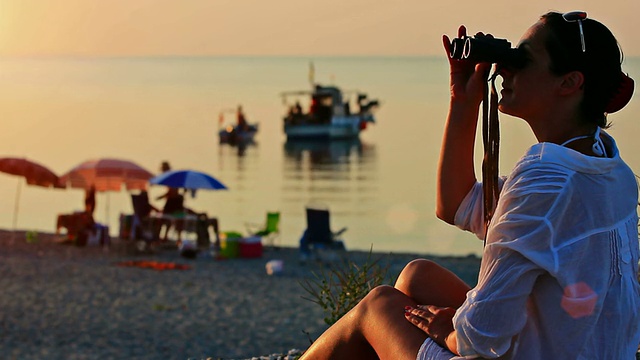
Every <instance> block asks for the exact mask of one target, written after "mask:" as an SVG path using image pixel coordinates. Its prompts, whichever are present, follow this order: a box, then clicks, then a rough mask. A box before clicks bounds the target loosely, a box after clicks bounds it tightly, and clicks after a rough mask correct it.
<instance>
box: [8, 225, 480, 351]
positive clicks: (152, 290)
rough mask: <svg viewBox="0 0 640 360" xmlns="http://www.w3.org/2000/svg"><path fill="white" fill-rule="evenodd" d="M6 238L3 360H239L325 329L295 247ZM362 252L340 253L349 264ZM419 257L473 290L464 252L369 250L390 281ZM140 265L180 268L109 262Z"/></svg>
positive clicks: (470, 260) (312, 266)
mask: <svg viewBox="0 0 640 360" xmlns="http://www.w3.org/2000/svg"><path fill="white" fill-rule="evenodd" d="M11 238H12V237H11V233H10V232H7V231H0V289H2V292H3V293H2V296H0V332H1V335H0V354H1V356H0V357H1V358H3V359H207V358H212V359H250V358H252V357H259V356H263V355H268V354H286V353H287V352H289V351H290V350H298V353H299V352H300V351H303V350H304V349H306V348H307V347H308V346H309V344H310V342H311V341H312V340H313V339H315V338H317V337H318V336H319V334H321V333H322V331H324V330H325V329H326V328H327V325H326V324H325V323H324V321H323V318H324V317H325V313H324V311H323V309H322V308H321V307H320V306H318V305H317V304H315V303H313V302H311V301H309V300H306V299H303V296H305V297H309V294H308V293H306V292H305V291H304V290H303V289H302V286H301V285H300V283H301V282H302V281H304V280H305V279H311V278H312V277H313V273H320V272H321V271H322V269H325V270H327V269H328V268H327V265H323V264H321V263H316V262H308V263H306V264H300V263H299V261H298V253H297V249H295V248H278V249H271V248H266V249H265V250H264V253H263V256H262V257H260V258H255V259H239V258H237V259H226V260H218V259H215V258H213V257H211V256H209V255H208V254H205V253H201V254H200V255H199V256H197V257H196V258H195V259H188V258H185V257H183V256H180V253H179V251H178V250H177V248H175V246H166V247H164V248H162V249H160V250H158V251H156V252H155V253H153V254H139V253H137V252H136V251H135V250H134V249H135V247H134V246H133V244H132V243H131V242H129V241H123V240H120V239H112V241H111V246H110V247H100V246H87V247H77V246H74V245H69V244H61V243H58V242H56V240H57V239H58V238H57V237H56V236H55V235H54V234H42V233H40V234H38V236H37V242H36V243H28V242H27V241H26V237H25V233H24V232H16V234H15V237H14V241H13V242H12V240H11ZM368 256H369V254H368V252H362V251H348V252H346V253H345V254H344V257H345V258H346V259H348V260H350V261H353V262H356V263H363V262H364V261H366V259H367V257H368ZM418 257H426V258H432V259H436V260H437V261H438V262H440V263H441V264H443V265H444V266H446V267H448V268H449V269H451V270H452V271H454V272H456V273H457V274H458V275H459V276H461V277H462V278H463V279H465V280H466V281H467V282H468V283H470V284H471V285H473V284H474V283H475V279H476V277H477V271H478V267H479V262H480V259H479V258H477V257H474V256H469V257H450V258H447V257H434V256H428V255H424V254H384V253H374V254H372V258H374V259H378V258H380V264H381V265H384V266H388V271H387V274H388V275H389V278H393V277H394V276H395V275H397V273H398V272H399V271H400V270H401V269H402V267H403V266H404V264H406V263H407V262H408V261H410V260H412V259H414V258H418ZM273 259H279V260H283V262H284V271H283V272H282V274H280V275H278V276H270V275H268V274H267V272H266V271H265V264H266V262H268V261H269V260H273ZM141 260H145V261H157V262H163V263H164V262H171V263H176V264H182V265H187V266H189V269H187V270H164V271H158V270H153V269H149V268H139V267H124V266H119V265H118V263H121V262H125V261H141ZM336 261H340V260H336ZM335 264H336V263H334V265H335ZM394 274H395V275H394ZM294 353H296V351H293V352H292V354H294ZM272 358H277V357H276V356H273V357H272Z"/></svg>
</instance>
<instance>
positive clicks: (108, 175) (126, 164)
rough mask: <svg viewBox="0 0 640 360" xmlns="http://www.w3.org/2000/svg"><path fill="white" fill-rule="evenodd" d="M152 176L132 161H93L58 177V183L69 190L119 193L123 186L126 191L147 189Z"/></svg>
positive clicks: (107, 216) (108, 159)
mask: <svg viewBox="0 0 640 360" xmlns="http://www.w3.org/2000/svg"><path fill="white" fill-rule="evenodd" d="M151 177H153V174H152V173H151V172H149V171H148V170H147V169H145V168H143V167H142V166H140V165H138V164H136V163H134V162H133V161H129V160H123V159H111V158H103V159H94V160H87V161H85V162H82V163H80V164H78V165H76V166H74V167H73V168H72V169H71V170H69V171H68V172H66V173H65V174H63V175H62V176H60V182H61V183H62V184H64V185H67V186H68V187H71V188H76V189H85V191H86V190H89V189H90V188H91V187H92V186H93V187H95V190H96V191H99V192H108V191H120V190H121V189H122V187H123V186H124V187H125V188H126V189H127V190H143V189H146V188H147V183H148V181H149V179H150V178H151ZM105 213H106V219H107V223H108V219H109V196H108V195H107V206H106V208H105Z"/></svg>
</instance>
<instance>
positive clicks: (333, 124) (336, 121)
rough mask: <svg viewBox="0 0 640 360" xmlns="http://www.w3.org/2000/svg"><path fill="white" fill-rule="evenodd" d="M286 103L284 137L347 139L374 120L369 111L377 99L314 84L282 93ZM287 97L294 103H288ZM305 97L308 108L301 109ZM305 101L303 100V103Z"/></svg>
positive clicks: (360, 93)
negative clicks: (300, 89)
mask: <svg viewBox="0 0 640 360" xmlns="http://www.w3.org/2000/svg"><path fill="white" fill-rule="evenodd" d="M282 97H283V102H284V103H285V105H287V106H288V113H287V114H286V116H285V117H284V133H285V134H286V135H287V139H347V138H354V137H358V136H359V135H360V132H361V131H363V130H365V129H366V128H367V125H368V124H369V123H374V122H375V117H374V115H373V110H374V109H375V108H376V107H377V106H378V105H379V102H378V100H370V99H368V97H367V94H365V93H363V92H359V91H342V90H341V89H340V88H338V87H336V86H322V85H320V84H314V85H313V88H312V90H309V91H291V92H284V93H282ZM291 98H295V99H296V101H295V104H294V105H290V103H289V101H290V99H291ZM301 98H306V99H308V100H306V101H308V102H309V110H308V111H306V112H305V111H304V110H303V109H302V106H301V104H300V99H301ZM306 101H305V102H306Z"/></svg>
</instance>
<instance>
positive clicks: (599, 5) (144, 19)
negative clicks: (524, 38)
mask: <svg viewBox="0 0 640 360" xmlns="http://www.w3.org/2000/svg"><path fill="white" fill-rule="evenodd" d="M614 3H615V6H612V4H611V2H602V1H599V0H567V1H564V2H563V3H562V6H563V9H557V2H555V1H551V0H543V1H536V2H513V1H511V0H487V1H482V2H460V3H455V2H429V1H420V0H403V1H401V2H399V3H397V2H382V1H374V2H371V1H367V0H350V1H341V0H326V1H324V2H322V4H319V3H312V2H309V1H304V0H303V1H299V0H272V1H257V0H239V1H230V0H216V1H210V0H186V1H167V0H136V1H131V0H109V1H98V0H93V1H92V0H39V1H37V2H33V1H24V0H2V1H0V55H2V56H58V55H63V56H209V55H433V54H436V55H439V54H441V52H442V45H441V43H440V35H441V34H444V33H446V34H450V35H455V32H456V29H457V27H458V25H459V24H461V23H464V24H465V25H467V26H468V28H469V29H470V30H471V31H472V32H475V31H490V32H493V33H494V34H496V35H499V36H500V37H507V38H509V39H511V40H512V41H514V42H517V40H518V38H519V36H520V35H521V34H522V33H523V32H524V30H525V29H526V27H527V26H528V25H529V24H532V23H534V22H535V21H536V20H537V17H538V16H539V15H541V14H542V13H544V12H546V11H548V10H549V9H557V10H559V11H567V10H575V9H584V10H586V11H587V12H588V14H589V16H591V17H594V18H596V19H599V20H601V21H603V22H604V23H605V24H606V25H608V26H609V27H610V28H611V29H612V30H613V31H614V33H615V34H616V35H617V36H618V40H619V41H620V43H621V44H623V46H624V51H625V55H627V56H637V55H640V49H639V47H640V44H639V43H638V42H637V41H636V39H635V38H636V34H635V31H634V29H632V26H633V24H634V21H635V19H634V16H635V14H637V13H639V12H640V2H638V1H622V0H614Z"/></svg>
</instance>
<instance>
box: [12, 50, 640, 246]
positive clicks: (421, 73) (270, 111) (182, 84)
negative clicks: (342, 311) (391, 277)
mask: <svg viewBox="0 0 640 360" xmlns="http://www.w3.org/2000/svg"><path fill="white" fill-rule="evenodd" d="M623 68H624V70H625V71H626V72H628V73H629V74H630V75H631V76H632V77H635V78H636V79H640V58H627V59H626V60H625V63H624V65H623ZM310 69H313V70H310ZM311 81H315V82H316V83H319V84H323V85H334V86H338V87H340V88H341V89H343V90H345V91H359V92H364V93H366V94H367V95H368V97H369V98H370V99H377V100H379V102H380V106H379V107H378V109H377V110H376V112H375V116H376V123H375V124H373V125H371V126H369V127H368V128H367V129H366V130H365V131H363V132H362V134H361V135H360V138H359V139H357V140H354V141H333V142H324V143H322V142H321V143H318V142H295V143H294V142H287V139H286V137H285V135H284V133H283V116H284V114H285V113H286V112H287V109H288V106H290V105H292V104H293V101H295V99H294V98H291V97H283V96H282V94H283V93H285V92H291V91H305V90H309V89H310V88H311ZM448 99H449V86H448V67H447V60H446V58H445V57H444V56H442V57H426V56H425V57H366V56H360V57H312V56H308V57H305V56H299V57H193V58H190V57H160V58H157V57H154V58H20V59H16V58H12V59H0V121H1V122H2V131H0V157H9V156H11V157H26V158H27V159H29V160H33V161H36V162H38V163H40V164H42V165H44V166H46V167H48V168H50V169H51V170H53V171H54V172H55V173H56V174H58V175H62V174H64V173H65V172H67V171H69V170H70V169H72V168H73V167H74V166H76V165H78V164H80V163H81V162H84V161H86V160H90V159H100V158H117V159H124V160H130V161H133V162H135V163H137V164H139V165H140V166H142V167H144V168H146V169H148V170H149V171H150V172H152V173H154V174H157V173H159V171H160V164H161V163H162V162H163V161H168V162H169V163H170V164H171V166H172V168H173V169H192V170H198V171H202V172H206V173H208V174H211V175H212V176H214V177H215V178H217V179H218V180H219V181H221V182H222V183H224V184H225V185H226V186H227V188H228V189H227V190H216V191H207V190H200V191H197V192H196V194H195V197H191V196H188V197H187V199H186V205H187V206H188V207H190V208H192V209H194V210H196V211H199V212H206V213H207V214H209V215H210V216H215V217H217V218H218V220H219V223H220V228H221V230H222V231H237V232H241V233H243V234H248V233H249V232H250V230H251V229H252V228H255V227H259V225H261V224H264V222H265V219H266V214H267V212H269V211H278V212H280V214H281V221H280V236H279V238H278V239H277V240H276V244H277V245H281V246H298V241H299V239H300V236H301V234H302V232H303V231H304V229H305V228H306V219H305V209H306V208H307V207H323V208H327V209H329V211H330V214H331V227H332V229H333V230H336V231H337V230H339V229H342V228H344V227H346V228H347V231H346V232H345V233H344V234H343V235H342V239H343V240H344V243H345V245H346V247H347V249H353V250H373V251H375V252H395V253H401V252H412V253H425V254H435V255H453V256H466V255H469V254H476V255H478V254H481V252H482V241H480V240H479V239H477V238H476V237H475V235H473V234H470V233H467V232H464V231H461V230H459V229H457V228H455V227H454V226H451V225H448V224H445V223H444V222H442V221H440V220H439V219H437V218H436V216H435V186H436V183H435V180H436V179H435V173H436V167H437V161H438V154H439V150H440V142H441V138H442V133H443V125H444V122H445V118H446V114H447V109H448ZM300 100H301V103H302V106H303V107H306V106H308V103H309V101H308V100H309V99H307V98H305V97H302V98H300ZM238 105H242V107H243V109H244V112H245V114H246V117H247V119H248V121H249V123H258V124H259V132H258V134H257V135H256V138H255V141H254V143H253V144H249V145H247V146H242V147H238V146H230V145H227V144H220V143H219V139H218V135H217V133H218V131H219V129H220V128H221V127H222V126H225V125H227V124H231V123H233V121H234V119H235V115H234V111H235V109H236V108H237V106H238ZM540 106H544V104H540ZM638 115H640V101H638V100H637V98H636V99H634V100H632V102H631V103H630V104H629V105H628V106H627V107H626V108H625V109H623V110H622V111H620V112H619V113H615V114H611V115H610V116H609V119H610V120H611V121H612V123H613V127H612V128H611V129H610V130H609V132H610V133H611V134H612V135H613V136H614V137H615V138H616V140H617V142H618V145H619V147H620V149H621V154H622V157H623V158H624V159H625V160H626V161H627V163H628V164H629V165H630V166H631V168H632V169H633V170H634V171H636V172H638V171H640V123H639V122H636V121H639V120H640V119H638V117H639V116H638ZM500 121H501V135H502V136H501V158H500V173H502V174H506V173H508V171H509V169H510V168H511V167H512V166H513V164H514V163H515V162H516V161H517V160H518V159H519V158H520V156H521V155H522V154H523V153H524V152H525V150H526V149H527V148H528V147H529V146H530V145H531V144H533V143H534V142H535V138H534V137H533V135H532V134H531V132H530V131H529V128H528V127H527V126H526V124H525V123H524V122H523V121H522V120H520V119H515V118H511V117H509V116H506V115H501V117H500ZM478 144H480V142H478ZM476 153H477V156H476V158H477V161H476V169H480V161H481V153H482V148H481V145H477V146H476ZM478 176H480V173H479V170H478ZM164 191H165V189H164V188H163V187H161V186H150V187H149V193H150V196H151V198H152V199H153V200H152V202H153V203H154V205H156V206H157V207H160V208H161V207H162V205H163V201H161V200H155V197H157V196H159V195H161V194H162V193H164ZM83 199H84V192H83V191H82V190H80V189H71V188H69V189H50V188H41V187H36V186H29V185H26V183H25V181H24V180H23V179H22V178H20V177H17V176H14V175H9V174H5V173H0V201H1V202H0V228H4V229H19V230H31V231H36V232H54V231H55V230H56V229H55V226H56V218H57V215H58V214H64V213H70V212H74V211H80V210H82V209H83V206H84V202H83ZM132 211H133V209H132V205H131V197H130V194H129V192H127V190H126V189H124V188H123V189H122V190H121V191H112V192H105V193H99V194H98V196H97V207H96V214H95V217H96V220H97V221H98V222H101V223H103V224H105V225H107V226H109V228H110V233H111V235H112V236H117V235H118V233H119V227H120V220H119V219H120V216H121V214H131V213H132Z"/></svg>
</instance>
